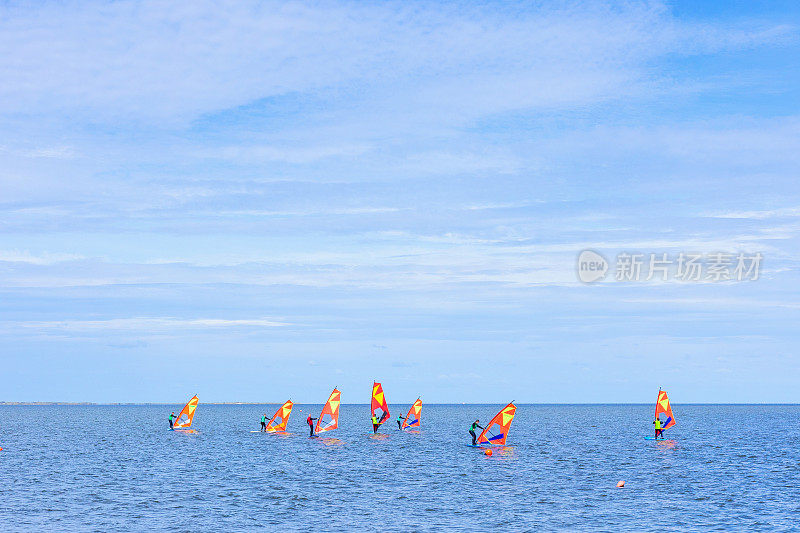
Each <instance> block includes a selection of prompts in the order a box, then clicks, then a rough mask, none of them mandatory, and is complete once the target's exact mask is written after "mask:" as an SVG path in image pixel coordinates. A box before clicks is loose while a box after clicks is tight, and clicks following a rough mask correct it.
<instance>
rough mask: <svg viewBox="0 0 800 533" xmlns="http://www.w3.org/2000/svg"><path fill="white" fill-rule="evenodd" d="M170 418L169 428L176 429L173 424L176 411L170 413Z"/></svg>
mask: <svg viewBox="0 0 800 533" xmlns="http://www.w3.org/2000/svg"><path fill="white" fill-rule="evenodd" d="M168 420H169V429H174V427H173V424H174V422H175V411H172V412H171V413H170V414H169V418H168Z"/></svg>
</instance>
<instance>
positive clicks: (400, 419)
mask: <svg viewBox="0 0 800 533" xmlns="http://www.w3.org/2000/svg"><path fill="white" fill-rule="evenodd" d="M404 420H405V418H403V415H397V429H403V421H404Z"/></svg>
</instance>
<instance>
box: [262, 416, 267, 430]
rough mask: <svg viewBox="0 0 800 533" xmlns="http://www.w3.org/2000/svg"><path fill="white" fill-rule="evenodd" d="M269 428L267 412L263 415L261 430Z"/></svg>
mask: <svg viewBox="0 0 800 533" xmlns="http://www.w3.org/2000/svg"><path fill="white" fill-rule="evenodd" d="M266 430H267V413H264V414H263V415H261V431H266Z"/></svg>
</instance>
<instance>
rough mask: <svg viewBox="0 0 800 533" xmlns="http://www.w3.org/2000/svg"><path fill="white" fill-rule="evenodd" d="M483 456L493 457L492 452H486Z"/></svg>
mask: <svg viewBox="0 0 800 533" xmlns="http://www.w3.org/2000/svg"><path fill="white" fill-rule="evenodd" d="M483 455H485V456H486V457H491V455H492V450H486V451H485V452H483Z"/></svg>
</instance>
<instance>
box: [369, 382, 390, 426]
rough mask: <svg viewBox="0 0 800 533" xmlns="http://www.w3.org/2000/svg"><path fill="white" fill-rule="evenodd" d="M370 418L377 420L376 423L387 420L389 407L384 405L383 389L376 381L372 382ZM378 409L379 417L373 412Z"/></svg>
mask: <svg viewBox="0 0 800 533" xmlns="http://www.w3.org/2000/svg"><path fill="white" fill-rule="evenodd" d="M370 405H371V407H372V409H371V410H372V416H374V417H375V418H377V419H378V422H384V421H386V420H389V405H388V404H387V403H386V397H385V396H384V395H383V387H382V386H381V384H380V383H378V382H377V381H373V382H372V402H371V404H370ZM378 409H380V411H381V413H380V415H378V414H376V413H375V411H377V410H378Z"/></svg>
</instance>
